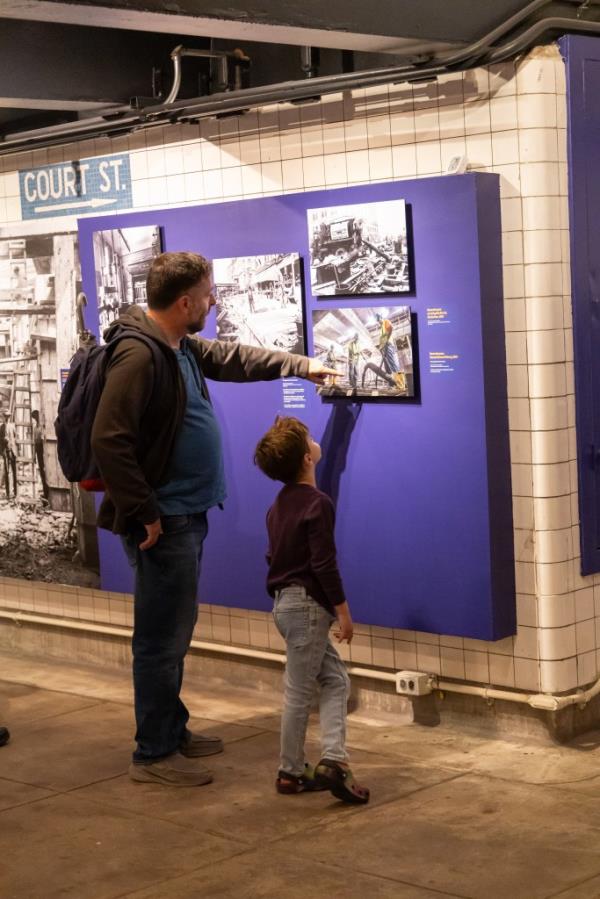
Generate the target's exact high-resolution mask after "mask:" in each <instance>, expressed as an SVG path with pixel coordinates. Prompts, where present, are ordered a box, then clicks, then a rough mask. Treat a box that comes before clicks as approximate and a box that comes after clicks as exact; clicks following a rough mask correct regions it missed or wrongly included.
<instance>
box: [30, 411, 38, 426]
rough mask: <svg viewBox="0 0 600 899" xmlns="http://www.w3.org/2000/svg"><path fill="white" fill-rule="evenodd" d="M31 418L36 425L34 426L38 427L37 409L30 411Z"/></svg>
mask: <svg viewBox="0 0 600 899" xmlns="http://www.w3.org/2000/svg"><path fill="white" fill-rule="evenodd" d="M31 417H32V418H33V420H34V422H35V423H36V425H39V423H40V413H39V412H38V411H37V409H33V410H32V412H31Z"/></svg>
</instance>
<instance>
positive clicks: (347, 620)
mask: <svg viewBox="0 0 600 899" xmlns="http://www.w3.org/2000/svg"><path fill="white" fill-rule="evenodd" d="M335 615H336V618H337V625H336V630H334V632H333V636H334V637H335V639H336V640H337V641H338V643H343V642H344V640H346V641H347V642H348V643H350V642H351V641H352V637H353V635H354V626H353V624H352V616H351V615H350V609H349V608H348V603H345V602H344V603H342V604H341V605H339V606H336V607H335Z"/></svg>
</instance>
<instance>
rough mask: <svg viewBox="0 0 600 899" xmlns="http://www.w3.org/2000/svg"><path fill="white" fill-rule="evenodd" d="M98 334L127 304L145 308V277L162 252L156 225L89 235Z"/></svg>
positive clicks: (158, 230) (97, 232)
mask: <svg viewBox="0 0 600 899" xmlns="http://www.w3.org/2000/svg"><path fill="white" fill-rule="evenodd" d="M93 246H94V269H95V272H96V295H97V298H98V317H99V320H100V335H102V332H103V331H104V329H105V328H106V327H108V325H109V324H110V323H111V322H112V321H114V320H115V319H116V318H118V317H119V315H121V314H122V313H123V312H125V310H126V309H128V308H129V306H132V305H134V304H135V305H137V306H141V307H142V309H146V277H147V275H148V269H149V268H150V266H151V264H152V260H153V259H155V258H156V257H157V256H159V255H160V254H161V253H162V241H161V234H160V228H159V227H158V226H157V225H147V226H144V227H142V228H114V229H113V230H111V231H95V232H94V235H93Z"/></svg>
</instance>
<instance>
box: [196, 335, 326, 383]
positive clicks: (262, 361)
mask: <svg viewBox="0 0 600 899" xmlns="http://www.w3.org/2000/svg"><path fill="white" fill-rule="evenodd" d="M191 342H192V346H193V347H194V349H195V350H197V352H198V353H199V356H200V364H201V366H202V371H203V373H204V374H205V375H206V377H207V378H211V380H213V381H274V380H275V379H276V378H287V377H289V376H291V375H294V376H296V377H299V378H306V377H307V376H308V365H309V360H308V358H307V357H306V356H299V355H296V354H295V353H282V352H278V351H275V350H263V349H261V348H259V347H254V346H247V345H246V344H243V343H232V342H230V341H228V340H207V339H206V338H205V337H196V338H193V339H192V341H191Z"/></svg>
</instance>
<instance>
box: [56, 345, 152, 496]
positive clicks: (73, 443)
mask: <svg viewBox="0 0 600 899" xmlns="http://www.w3.org/2000/svg"><path fill="white" fill-rule="evenodd" d="M131 337H133V338H134V339H135V340H141V341H142V343H145V344H146V345H147V346H149V347H150V349H151V350H152V354H153V357H154V359H155V364H156V357H157V356H158V355H159V354H160V349H159V347H158V346H157V344H156V343H155V342H154V341H153V340H152V338H151V337H146V336H145V335H144V334H142V333H141V332H140V331H136V330H134V329H133V328H130V329H128V328H123V329H122V330H121V331H119V332H118V334H117V335H116V336H115V337H114V338H113V340H111V341H110V342H109V343H105V344H103V345H102V346H99V345H98V343H97V342H96V338H95V337H93V338H92V339H91V340H89V341H87V343H86V345H84V346H82V347H80V348H79V349H78V350H77V352H76V353H75V355H74V356H73V358H72V359H71V367H70V369H69V374H68V375H67V380H66V381H65V385H64V387H63V390H62V394H61V397H60V401H59V403H58V414H57V416H56V420H55V422H54V430H55V432H56V439H57V452H58V461H59V464H60V467H61V468H62V471H63V474H64V476H65V477H66V479H67V481H72V482H79V483H80V484H81V486H82V487H84V488H85V489H88V490H102V489H104V487H103V484H102V482H101V480H100V472H99V470H98V466H97V465H96V461H95V459H94V456H93V454H92V447H91V437H92V428H93V426H94V419H95V417H96V410H97V409H98V403H99V402H100V396H101V394H102V390H103V388H104V380H105V377H106V369H107V366H108V363H109V361H110V358H111V356H112V354H113V352H114V350H115V348H116V346H117V344H118V343H119V341H121V340H123V339H124V338H131ZM82 482H83V483H82Z"/></svg>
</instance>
